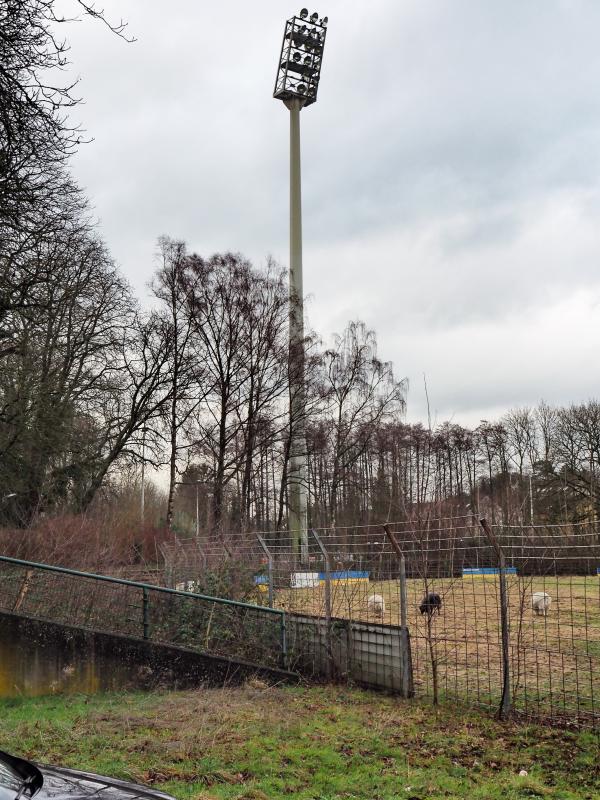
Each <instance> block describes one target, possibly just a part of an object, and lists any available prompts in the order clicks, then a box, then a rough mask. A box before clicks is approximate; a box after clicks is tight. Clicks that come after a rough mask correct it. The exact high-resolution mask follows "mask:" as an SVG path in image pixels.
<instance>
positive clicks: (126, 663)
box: [0, 612, 297, 697]
mask: <svg viewBox="0 0 600 800" xmlns="http://www.w3.org/2000/svg"><path fill="white" fill-rule="evenodd" d="M253 675H259V676H261V677H263V678H264V679H266V680H268V681H295V680H297V675H294V674H293V673H291V672H287V671H285V670H277V669H266V668H262V667H257V666H256V665H254V664H249V663H247V662H243V661H233V660H231V659H227V658H219V657H216V656H210V655H205V654H202V653H198V652H195V651H193V650H187V649H184V648H179V647H171V646H169V645H163V644H157V643H154V642H151V641H145V640H143V639H135V638H129V637H127V636H120V635H115V634H108V633H100V632H98V631H92V630H84V629H81V628H75V627H70V626H67V625H59V624H57V623H54V622H46V621H44V620H39V619H33V618H30V617H23V616H19V615H15V614H10V613H5V612H0V697H13V696H18V695H27V696H32V695H43V694H50V693H54V692H86V693H87V692H98V691H118V690H127V689H154V688H157V687H164V688H169V689H186V688H194V687H199V686H223V685H224V684H234V685H235V684H239V683H241V682H243V681H245V680H246V679H247V678H249V677H251V676H253Z"/></svg>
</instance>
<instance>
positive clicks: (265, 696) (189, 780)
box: [0, 683, 600, 800]
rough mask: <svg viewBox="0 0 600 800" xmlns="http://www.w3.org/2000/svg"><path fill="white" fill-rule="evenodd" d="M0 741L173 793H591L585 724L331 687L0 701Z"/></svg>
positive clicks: (18, 750) (198, 796)
mask: <svg viewBox="0 0 600 800" xmlns="http://www.w3.org/2000/svg"><path fill="white" fill-rule="evenodd" d="M0 747H1V748H2V749H6V750H9V751H12V752H14V753H15V754H21V755H24V756H25V757H28V758H32V759H35V760H38V761H40V762H45V763H54V764H60V765H63V766H69V767H73V768H79V769H84V770H89V771H93V772H99V773H102V774H106V775H113V776H115V777H120V778H125V779H128V780H134V781H140V782H144V783H149V784H152V785H154V786H155V787H156V788H160V789H163V790H165V791H168V792H171V793H173V794H174V795H175V796H176V797H178V798H181V800H187V798H190V799H193V800H210V799H211V798H215V800H216V798H235V799H236V800H264V799H265V798H302V799H303V800H309V798H315V800H316V799H317V798H318V799H319V800H328V799H329V798H364V799H365V800H384V799H385V800H387V799H388V798H389V799H390V800H391V798H406V799H407V800H410V798H412V799H413V800H416V798H419V800H421V799H422V800H425V798H427V800H436V798H473V800H484V798H485V800H499V799H500V798H502V800H512V798H560V799H561V800H574V799H575V798H590V799H591V798H598V797H600V768H599V766H598V765H599V756H600V752H599V740H598V738H597V736H595V735H594V734H592V733H585V732H575V731H565V730H558V729H552V728H544V727H540V726H533V725H527V726H526V725H523V724H517V723H499V722H497V721H495V720H492V719H490V718H489V717H485V716H482V715H477V714H473V713H470V712H466V711H463V710H462V709H456V708H455V709H451V708H448V707H446V708H442V709H441V710H439V711H438V712H437V713H436V711H435V710H434V709H432V708H431V707H430V706H427V705H423V704H419V703H418V702H410V703H407V702H404V701H401V700H398V699H394V698H390V697H386V696H383V695H377V694H372V693H369V692H366V691H360V690H352V689H347V688H343V689H342V688H337V687H325V688H323V687H318V688H314V687H313V688H304V687H276V688H272V687H267V686H263V685H262V684H260V683H252V684H250V685H247V686H245V687H243V688H233V689H222V690H203V691H197V692H171V693H163V694H159V693H155V694H122V695H117V694H113V695H95V696H90V697H84V696H79V695H78V696H70V697H64V696H56V697H46V698H31V699H12V700H2V701H0ZM522 769H525V770H527V772H528V775H527V776H526V777H521V776H519V771H520V770H522Z"/></svg>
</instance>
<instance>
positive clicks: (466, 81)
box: [69, 0, 600, 416]
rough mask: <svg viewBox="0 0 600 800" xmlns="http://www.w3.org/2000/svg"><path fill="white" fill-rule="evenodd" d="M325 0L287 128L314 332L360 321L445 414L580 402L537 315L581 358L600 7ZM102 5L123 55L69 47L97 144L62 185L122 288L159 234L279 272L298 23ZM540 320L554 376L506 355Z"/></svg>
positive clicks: (598, 189)
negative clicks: (285, 61)
mask: <svg viewBox="0 0 600 800" xmlns="http://www.w3.org/2000/svg"><path fill="white" fill-rule="evenodd" d="M325 5H326V6H327V7H326V8H325ZM325 5H324V6H323V8H320V9H319V10H321V11H324V12H326V13H328V15H329V18H330V30H329V34H328V41H327V51H326V54H325V59H324V69H323V79H322V83H321V87H320V98H319V102H318V103H317V104H316V105H315V106H312V107H311V108H309V109H306V111H304V112H303V114H302V126H303V131H302V135H303V199H304V229H305V271H306V275H305V285H306V289H307V292H309V293H310V294H311V295H312V298H313V299H312V300H311V302H310V304H309V309H308V310H309V315H310V318H311V320H312V321H313V322H314V324H315V325H317V326H318V327H319V329H320V330H321V331H322V332H323V333H324V334H325V335H327V334H328V333H330V332H331V331H333V330H336V329H339V328H340V327H341V326H342V325H343V324H344V322H345V321H346V320H347V319H348V318H350V317H356V316H362V317H364V318H365V319H366V321H367V323H368V324H369V325H371V326H373V327H375V328H376V329H377V330H378V332H379V339H380V350H381V354H382V355H383V356H384V357H386V358H387V357H392V358H393V359H394V361H395V362H396V364H397V370H398V372H399V373H401V374H409V376H410V377H414V376H415V375H416V376H418V375H420V374H421V373H422V372H423V371H426V372H427V373H428V376H429V377H430V379H431V382H432V385H434V386H435V387H436V392H437V393H438V394H439V403H440V408H442V407H443V409H444V410H445V411H447V413H452V412H453V410H454V411H457V410H458V411H460V413H461V414H466V415H467V416H468V414H469V413H470V412H469V408H472V409H475V410H474V411H473V413H475V414H478V413H481V411H480V409H481V408H484V407H489V408H497V407H500V406H502V405H505V404H511V403H516V404H518V403H520V402H521V401H522V400H523V399H527V400H528V399H530V398H537V397H538V396H546V397H548V398H549V397H550V394H552V391H554V390H556V391H554V395H553V396H556V397H559V396H560V397H563V396H564V397H566V396H567V395H568V394H569V392H572V393H573V395H577V396H580V395H581V393H585V386H586V385H587V386H589V387H590V388H589V391H590V392H591V391H592V390H596V389H597V388H598V387H597V386H596V384H595V383H594V381H593V380H592V378H591V376H590V370H589V369H588V370H583V363H585V362H584V361H579V360H578V359H579V356H577V358H574V357H572V356H571V355H570V354H569V352H568V351H565V349H564V347H563V340H564V339H565V337H567V339H568V337H569V336H571V335H572V334H571V333H570V332H569V330H567V331H565V330H563V329H561V327H560V324H559V323H558V322H557V321H556V319H555V317H554V316H553V315H555V314H556V313H557V312H556V308H558V307H559V305H557V304H560V302H562V301H563V300H564V299H565V298H567V297H569V296H570V295H572V294H573V293H576V292H577V293H583V294H582V296H583V295H585V296H586V297H587V298H588V301H586V302H585V303H582V304H581V306H580V308H579V312H578V313H579V314H580V315H582V316H583V318H584V319H583V322H582V324H583V323H584V322H585V324H586V325H588V324H589V329H586V330H587V333H586V336H587V339H586V342H585V348H591V351H594V348H595V351H597V348H598V345H599V344H600V334H599V333H598V332H597V328H595V327H594V325H593V324H592V322H593V320H594V318H595V316H596V315H597V309H596V308H595V307H594V306H593V303H592V301H591V300H590V298H593V297H595V296H596V293H597V291H598V286H599V281H600V277H599V276H600V273H599V271H598V261H599V256H600V235H599V234H597V233H596V229H597V228H598V225H597V216H598V212H600V181H599V175H600V144H599V143H600V135H599V134H600V105H599V104H598V102H597V100H596V96H597V86H598V84H599V82H600V50H599V49H598V47H597V31H598V29H599V28H600V6H599V5H598V4H597V3H596V2H592V0H579V1H578V2H561V1H560V0H530V2H528V3H522V2H517V0H508V2H504V3H473V2H471V0H418V2H417V0H403V2H402V3H399V2H397V0H374V1H373V2H371V3H368V4H367V3H365V4H362V5H359V4H348V3H347V2H343V0H327V2H326V3H325ZM106 9H107V12H108V13H109V14H111V13H112V14H113V15H114V16H116V17H121V16H124V17H126V18H128V19H129V20H130V26H131V30H132V32H133V33H134V34H135V35H136V36H137V38H138V41H137V42H136V43H135V44H133V45H130V46H128V45H125V44H124V43H123V42H121V41H119V40H117V39H115V38H114V37H110V35H108V34H107V32H106V30H104V29H102V28H101V27H100V26H97V25H92V24H89V23H85V24H81V25H78V26H76V27H74V28H73V29H72V30H70V31H69V36H70V38H71V39H72V41H73V53H72V55H73V62H74V64H75V67H76V71H77V72H80V73H81V74H82V78H83V80H82V85H81V91H82V94H83V95H84V96H85V98H86V100H87V103H86V105H85V106H84V107H82V108H80V109H79V110H78V112H77V113H78V116H79V118H80V119H82V121H83V123H84V126H85V127H86V128H87V129H88V130H89V132H90V133H91V134H92V135H93V136H94V137H95V141H94V142H93V143H92V144H90V145H87V146H86V147H84V148H82V150H81V153H80V155H79V156H78V157H77V159H76V162H75V171H76V174H77V176H78V178H79V179H80V180H81V181H82V183H83V184H84V185H85V186H86V188H87V190H88V193H89V194H90V196H91V198H92V201H93V202H94V204H95V207H96V210H97V213H98V215H99V216H100V218H101V220H102V229H103V232H104V235H105V237H106V239H107V242H108V244H109V246H110V248H111V250H112V251H113V253H114V254H115V256H116V258H117V259H118V261H119V262H120V263H121V264H122V266H123V269H124V271H125V272H126V274H127V276H128V277H129V279H130V280H131V281H132V282H133V283H134V284H135V286H136V288H137V289H138V291H140V293H143V292H144V286H145V284H146V282H147V281H148V279H149V277H150V274H151V271H152V256H153V253H154V248H155V240H156V237H157V236H158V235H159V234H161V233H168V234H170V235H172V236H176V237H181V238H184V239H186V240H187V241H188V242H189V244H190V246H191V247H193V248H196V249H198V250H200V251H202V252H205V253H206V252H211V251H214V250H218V249H232V250H239V251H242V252H244V253H246V254H247V255H249V256H250V257H252V258H253V259H255V260H257V261H258V260H261V259H262V258H263V257H264V256H265V254H266V253H272V254H273V255H274V256H275V257H276V258H278V259H279V260H280V261H282V262H284V263H285V261H286V259H287V219H288V212H287V197H288V186H287V180H288V175H287V137H288V128H287V124H288V120H287V114H286V112H285V110H284V109H283V107H282V106H281V104H279V103H277V102H275V101H274V100H273V99H272V98H271V91H272V84H273V80H274V75H275V66H276V60H277V55H278V47H279V40H280V37H281V33H282V30H283V22H284V19H285V18H286V17H287V16H290V15H291V14H292V13H294V12H295V11H297V10H298V6H297V5H295V4H293V3H289V2H286V3H284V4H282V3H281V2H280V1H279V0H277V1H276V0H265V1H264V2H263V3H261V4H258V5H257V4H254V5H253V4H245V3H242V2H240V0H230V2H228V3H222V4H213V5H210V6H208V5H207V4H198V3H193V2H192V1H191V0H181V1H180V2H178V3H174V4H171V5H169V6H166V5H165V4H164V3H160V2H158V0H119V1H118V2H117V0H108V2H107V3H106ZM578 296H579V295H578ZM540 314H541V316H540ZM544 314H545V315H546V316H544ZM515 316H516V317H517V318H519V317H521V318H522V319H523V320H524V323H523V325H524V327H523V326H521V325H520V326H515V324H514V317H515ZM549 319H555V322H554V324H549V326H548V328H547V330H546V337H547V339H546V341H545V342H544V347H547V348H548V349H549V350H552V348H553V347H554V348H555V349H556V352H557V353H558V354H559V356H557V358H558V357H560V358H562V359H565V364H564V370H563V374H562V375H560V374H559V375H558V376H556V375H555V374H553V373H554V372H556V370H555V369H554V368H552V369H550V368H548V369H547V370H546V371H544V370H542V371H536V370H532V369H531V368H530V364H526V363H523V359H521V358H520V356H519V354H520V353H522V352H523V344H522V343H523V341H532V342H538V346H540V347H541V346H542V342H540V341H539V340H538V339H537V338H536V337H537V334H536V327H535V326H536V325H540V324H542V323H541V322H540V320H543V321H544V322H543V324H546V323H547V322H548V320H549ZM536 320H537V321H536ZM490 325H491V326H492V327H494V330H495V331H496V334H495V335H494V336H493V337H491V338H489V337H488V333H489V326H490ZM527 325H529V327H527ZM571 330H574V329H573V327H572V326H571ZM573 335H574V334H573ZM479 340H481V341H484V340H485V341H487V348H488V351H487V352H486V353H485V354H483V355H482V356H481V357H480V358H478V359H476V363H477V370H478V378H477V381H471V380H470V379H469V380H465V379H464V376H465V374H466V372H465V370H466V366H465V364H466V363H467V362H468V361H469V359H467V358H465V357H464V354H465V353H469V352H470V349H472V348H473V346H474V344H473V343H475V346H477V342H478V341H479ZM449 342H452V346H451V347H450V346H449ZM572 348H573V350H576V351H577V352H578V353H579V352H580V348H581V343H580V341H579V340H576V338H575V337H574V339H573V342H572ZM585 348H584V349H585ZM504 349H506V350H507V351H508V352H509V353H510V355H511V359H510V361H507V362H506V368H505V369H504V373H503V383H502V385H499V386H497V365H498V363H504V359H505V352H504ZM585 352H586V353H587V355H586V358H588V357H590V358H591V355H589V353H588V351H587V349H586V350H585ZM523 358H524V356H523ZM529 360H530V361H531V360H535V357H534V356H533V355H531V354H530V355H529ZM542 361H543V359H542ZM471 363H474V362H473V359H471ZM543 363H546V362H545V361H543ZM449 364H452V365H455V366H456V369H454V370H452V369H449V368H448V365H449ZM575 365H577V366H575ZM544 369H545V368H544ZM552 380H554V381H555V382H556V383H557V384H560V386H561V387H562V388H560V390H559V389H556V387H552V385H551V384H552ZM417 382H418V381H417ZM482 386H487V387H490V386H496V388H495V389H493V390H489V391H487V393H486V392H483V391H482V390H481V387H482ZM538 389H539V391H538ZM549 389H550V390H551V391H550V394H549V393H548V390H549ZM411 396H412V395H411ZM414 402H416V403H417V405H418V407H419V408H420V409H421V411H422V408H423V406H422V404H421V401H420V400H419V401H414ZM458 411H457V413H458Z"/></svg>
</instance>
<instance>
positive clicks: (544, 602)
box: [531, 592, 552, 617]
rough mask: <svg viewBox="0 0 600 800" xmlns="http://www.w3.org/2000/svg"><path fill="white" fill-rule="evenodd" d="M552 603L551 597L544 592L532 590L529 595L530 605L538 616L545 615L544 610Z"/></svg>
mask: <svg viewBox="0 0 600 800" xmlns="http://www.w3.org/2000/svg"><path fill="white" fill-rule="evenodd" d="M551 604H552V598H551V597H550V595H549V594H546V592H534V593H533V595H532V597H531V607H532V608H533V610H534V611H535V613H536V614H537V615H538V617H540V616H544V617H545V616H546V612H547V611H548V609H549V608H550V606H551Z"/></svg>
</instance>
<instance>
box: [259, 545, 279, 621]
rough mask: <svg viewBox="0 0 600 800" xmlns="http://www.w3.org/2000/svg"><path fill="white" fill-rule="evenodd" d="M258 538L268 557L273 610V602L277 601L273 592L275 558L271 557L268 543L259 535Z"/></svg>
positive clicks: (270, 604) (270, 602)
mask: <svg viewBox="0 0 600 800" xmlns="http://www.w3.org/2000/svg"><path fill="white" fill-rule="evenodd" d="M256 538H257V539H258V543H259V544H260V546H261V547H262V549H263V552H264V554H265V555H266V557H267V569H268V578H269V608H273V602H274V599H275V594H274V590H273V556H272V555H271V551H270V550H269V548H268V547H267V543H266V542H265V540H264V539H263V537H262V536H261V535H260V534H259V533H257V534H256Z"/></svg>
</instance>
